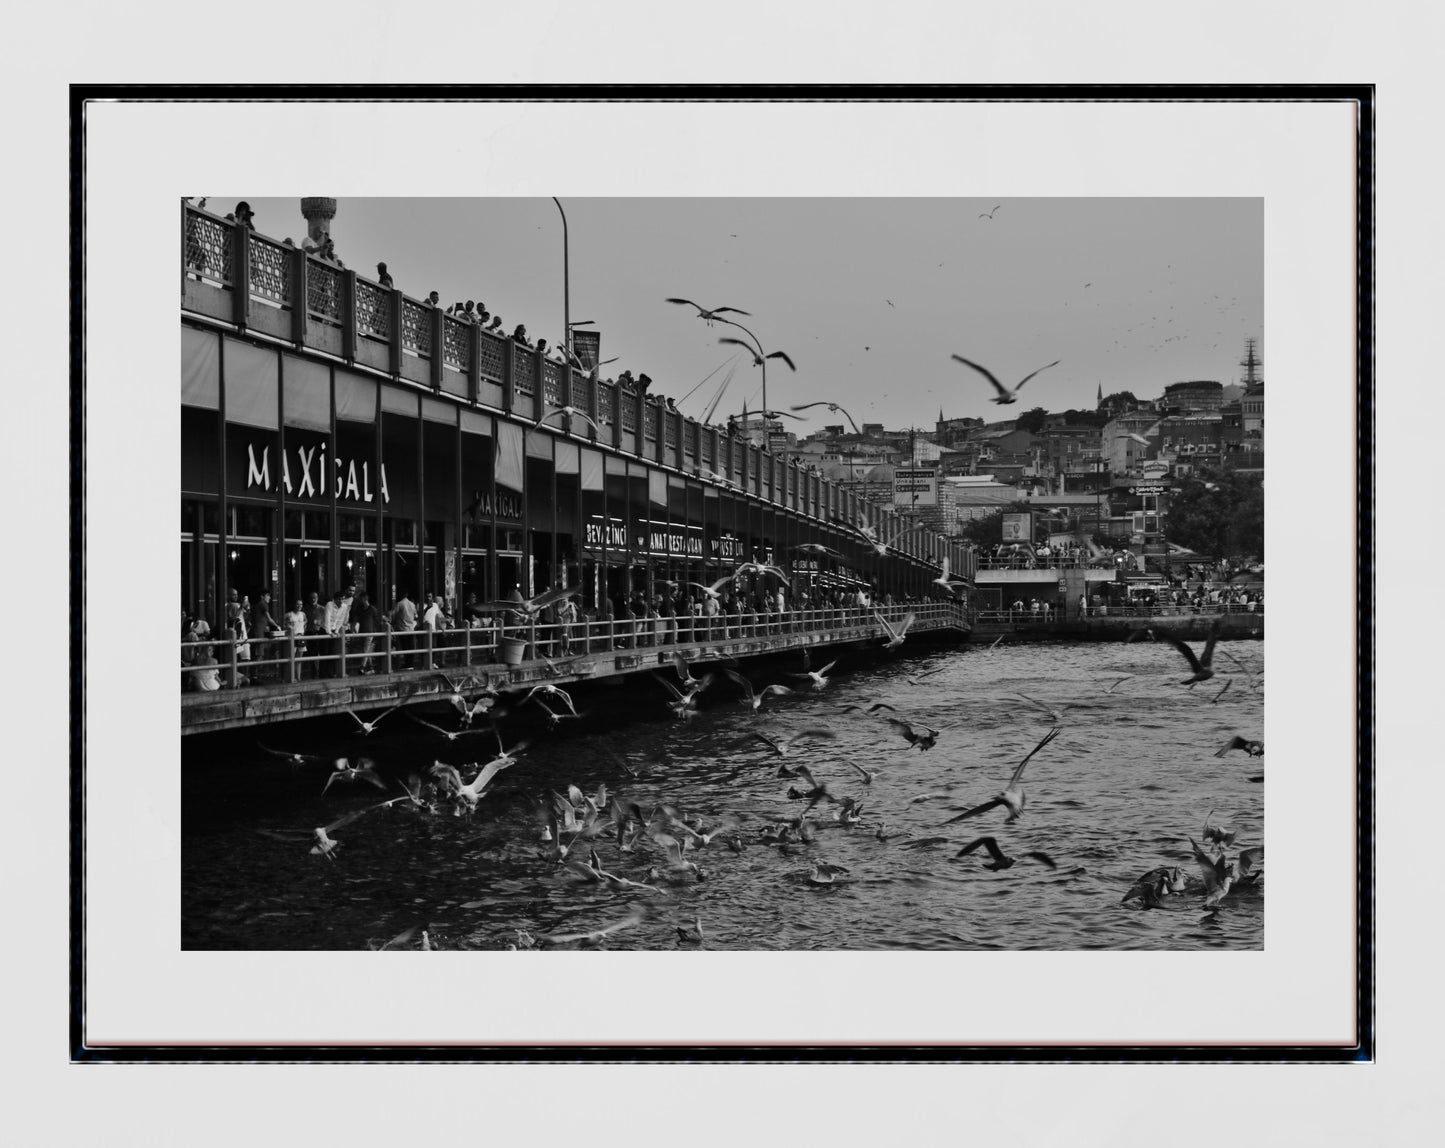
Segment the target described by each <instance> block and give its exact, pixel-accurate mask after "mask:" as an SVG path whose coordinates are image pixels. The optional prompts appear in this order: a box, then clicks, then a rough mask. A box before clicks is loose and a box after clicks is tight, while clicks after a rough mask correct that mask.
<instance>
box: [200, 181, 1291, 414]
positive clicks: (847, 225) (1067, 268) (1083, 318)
mask: <svg viewBox="0 0 1445 1148" xmlns="http://www.w3.org/2000/svg"><path fill="white" fill-rule="evenodd" d="M246 198H248V201H249V202H250V204H251V206H252V208H253V209H254V210H255V211H256V220H255V222H256V226H257V229H258V230H259V231H261V232H262V233H264V234H267V235H271V236H274V237H275V238H278V239H280V238H284V237H286V236H290V237H292V238H293V239H294V240H295V241H296V242H298V243H299V242H300V241H301V239H302V238H303V237H304V236H305V233H306V227H305V222H304V220H303V219H302V216H301V213H300V206H299V198H293V199H256V198H250V197H246ZM235 202H236V201H235V199H234V198H216V197H212V198H211V200H210V201H209V203H208V204H207V206H208V207H209V208H212V209H215V210H217V211H219V212H221V213H224V212H227V211H230V210H231V209H232V207H233V206H234V205H235ZM996 204H997V205H998V206H997V209H996V210H995V205H996ZM563 206H564V207H565V209H566V211H567V221H568V225H569V228H570V263H571V304H572V318H573V320H574V321H576V320H581V319H593V320H596V324H597V327H598V328H599V329H600V330H601V331H602V353H603V358H611V357H612V356H619V361H618V362H616V363H613V364H610V365H609V366H607V367H606V368H604V371H603V373H604V376H606V375H608V374H612V375H615V374H616V373H618V372H620V371H621V370H623V369H631V370H632V371H633V372H634V373H640V372H643V371H645V372H646V373H647V374H649V375H651V376H652V378H653V380H654V381H653V387H652V391H653V393H658V394H663V395H671V396H672V397H673V398H674V399H676V400H677V401H678V403H679V406H680V407H681V408H682V409H683V411H684V412H685V413H687V414H690V415H693V416H695V417H700V416H701V415H702V414H703V413H704V412H705V411H706V409H707V405H708V403H709V402H710V401H711V400H712V397H713V396H714V394H715V392H716V389H717V387H718V386H719V385H720V384H721V383H722V381H723V379H724V378H725V377H726V376H727V375H728V373H729V371H730V370H733V371H734V375H733V379H732V382H731V383H730V384H729V386H728V388H727V391H726V394H725V395H724V397H723V399H722V401H721V403H720V404H719V406H718V408H717V415H715V421H720V420H721V417H722V416H724V415H726V414H729V413H736V412H738V411H740V410H741V409H742V406H743V401H744V399H746V400H747V403H748V407H749V409H757V408H758V406H759V405H760V403H761V395H760V390H759V383H760V379H759V374H758V371H757V370H756V368H754V367H753V366H752V365H751V362H750V360H749V359H739V358H738V351H737V348H732V347H724V346H720V345H719V344H718V342H717V339H718V337H719V336H720V335H725V334H729V333H730V332H729V330H728V328H726V327H721V326H718V327H714V328H711V329H710V328H709V327H708V326H707V325H706V324H705V323H703V322H702V321H701V320H699V319H698V318H696V317H695V316H694V313H693V312H692V311H691V310H690V309H688V308H683V307H679V306H674V305H671V304H668V303H666V302H664V299H665V298H666V297H668V296H682V297H685V298H688V299H693V300H696V301H697V302H698V303H701V304H702V305H704V306H706V307H718V306H731V307H738V308H741V309H743V310H745V311H749V312H751V317H750V318H744V319H742V322H744V323H745V324H747V326H749V327H750V328H751V329H752V330H753V331H754V332H755V333H756V334H757V336H758V337H759V338H760V339H761V340H762V342H763V349H764V350H765V351H774V350H783V351H786V352H787V353H788V354H789V355H790V356H791V357H792V359H793V361H794V362H795V363H796V364H797V367H798V370H797V373H796V374H793V373H792V372H790V371H788V370H787V368H786V366H784V365H783V364H782V363H780V362H776V361H775V362H774V363H771V364H770V365H769V371H768V401H769V405H770V406H772V407H773V408H774V409H786V407H787V406H788V405H789V404H792V403H804V402H809V401H812V400H815V399H829V400H832V401H834V402H837V403H840V404H842V405H843V406H844V407H846V408H847V409H848V410H849V411H850V412H851V413H852V415H853V417H854V418H855V419H857V421H858V422H860V423H862V422H864V421H868V422H882V423H884V424H886V425H887V426H889V427H906V426H909V425H916V426H920V427H928V428H931V427H932V426H933V423H934V420H935V419H936V418H937V416H938V412H939V409H940V408H942V410H943V413H944V415H945V416H946V417H949V418H957V417H961V416H965V415H967V416H975V417H977V416H981V417H984V418H987V419H994V418H1000V417H1008V416H1011V415H1014V414H1017V413H1019V412H1022V411H1024V410H1027V409H1029V408H1030V407H1033V406H1044V407H1047V408H1049V409H1050V410H1063V409H1065V408H1068V407H1092V406H1093V405H1094V400H1095V395H1096V391H1097V388H1098V386H1099V385H1100V384H1102V385H1103V388H1104V393H1105V394H1109V393H1110V392H1111V391H1116V390H1125V389H1127V390H1132V391H1133V392H1134V393H1135V394H1137V395H1138V396H1139V397H1141V398H1151V397H1154V396H1157V395H1158V394H1159V393H1160V392H1161V391H1162V390H1163V388H1164V387H1165V386H1166V385H1167V384H1169V383H1172V382H1177V381H1179V380H1182V379H1217V380H1219V381H1220V382H1222V383H1225V384H1228V383H1229V382H1230V381H1231V380H1233V379H1234V378H1235V377H1237V376H1238V375H1239V373H1240V371H1239V367H1238V365H1237V364H1238V361H1239V359H1240V358H1241V356H1242V353H1243V348H1244V338H1245V336H1247V335H1253V336H1257V337H1259V338H1260V346H1261V350H1262V351H1263V350H1264V349H1265V344H1264V340H1263V335H1264V331H1263V325H1262V324H1263V292H1264V267H1263V210H1264V209H1263V201H1262V200H1261V199H1182V198H1181V199H1004V200H997V199H989V200H982V199H850V198H837V199H769V198H757V199H750V198H736V199H566V200H563ZM989 211H992V212H993V216H992V218H980V214H981V213H984V212H989ZM331 234H332V237H333V239H334V240H335V242H336V251H337V254H338V256H339V257H340V258H341V259H342V260H343V261H344V262H345V263H346V265H347V266H348V267H349V268H351V269H353V270H356V271H358V272H359V273H361V274H364V275H374V272H375V265H376V263H377V261H378V260H384V261H385V262H386V263H387V265H388V267H389V269H390V271H391V274H392V276H393V278H394V279H395V281H396V285H397V286H398V287H399V288H401V289H402V290H403V291H405V292H407V293H408V294H410V295H412V296H415V297H418V298H422V297H425V295H426V294H427V292H429V291H431V290H433V289H434V290H436V291H438V292H440V294H441V298H442V302H443V304H444V305H445V304H449V303H451V302H453V301H457V300H466V299H475V300H478V301H479V302H482V301H484V302H485V303H486V305H487V307H488V308H489V309H490V310H491V311H492V313H493V314H500V315H501V316H502V318H503V320H504V322H505V325H506V327H507V329H508V330H509V331H510V330H511V329H512V327H514V326H515V325H516V324H517V323H525V324H526V325H527V331H528V334H529V335H530V336H531V337H532V338H533V339H536V338H538V337H543V338H546V339H547V340H548V341H549V342H551V343H554V344H555V343H557V342H559V341H560V339H561V335H562V298H563V293H562V226H561V217H560V216H559V214H558V211H557V208H556V206H555V205H554V204H553V203H552V201H551V200H550V199H347V198H345V197H341V198H340V207H339V209H338V211H337V215H336V218H335V220H334V221H333V222H332V226H331ZM731 333H733V334H736V332H731ZM953 352H957V353H959V354H961V355H963V356H965V357H966V358H969V359H972V360H973V361H975V362H977V363H981V364H982V365H984V366H987V367H988V368H989V369H990V370H992V371H993V372H994V374H996V375H997V376H998V377H999V379H1000V380H1001V381H1002V382H1004V383H1005V384H1007V385H1010V386H1012V385H1013V384H1014V383H1016V382H1017V381H1018V380H1019V379H1021V378H1023V377H1024V376H1025V375H1027V374H1028V373H1029V372H1031V371H1033V370H1035V369H1036V368H1038V367H1041V366H1043V364H1045V363H1048V362H1051V361H1053V360H1055V359H1058V360H1060V362H1059V365H1058V366H1057V367H1053V368H1051V369H1050V370H1047V371H1045V372H1044V373H1043V374H1041V375H1039V376H1038V377H1037V378H1035V379H1033V380H1032V381H1030V382H1029V384H1028V385H1027V386H1026V387H1025V388H1024V390H1023V391H1022V392H1021V396H1020V402H1019V404H1018V405H1017V406H1013V407H999V406H995V405H994V404H992V403H990V402H988V401H987V400H988V398H989V396H990V395H991V394H992V388H990V387H989V385H988V383H987V381H986V380H985V379H983V378H982V377H981V376H979V375H977V374H976V373H975V372H973V371H971V370H969V369H968V368H967V367H964V366H961V365H960V364H958V363H955V362H953V361H952V359H951V358H950V354H951V353H953ZM719 368H721V369H719ZM713 372H716V373H713ZM710 374H711V376H712V377H711V378H710V379H708V381H707V382H703V380H704V378H706V377H707V376H709V375H710ZM699 384H702V385H701V386H699ZM694 388H696V390H694ZM688 392H692V394H691V395H690V396H689V397H687V398H684V396H685V395H688ZM805 414H808V415H812V416H815V417H811V418H809V420H808V421H807V422H806V423H798V424H796V425H794V424H792V423H789V429H790V430H796V431H797V432H798V433H799V434H800V435H803V434H806V433H807V432H808V431H809V430H811V429H813V428H816V427H819V426H822V425H823V424H824V423H825V422H837V421H839V417H838V416H836V415H832V414H829V413H828V412H827V411H826V410H825V409H823V408H819V409H818V410H815V411H812V412H805Z"/></svg>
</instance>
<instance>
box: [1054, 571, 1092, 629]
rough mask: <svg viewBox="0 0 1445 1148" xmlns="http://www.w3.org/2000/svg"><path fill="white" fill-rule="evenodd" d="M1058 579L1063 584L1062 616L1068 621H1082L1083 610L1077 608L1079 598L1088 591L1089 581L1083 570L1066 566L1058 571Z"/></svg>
mask: <svg viewBox="0 0 1445 1148" xmlns="http://www.w3.org/2000/svg"><path fill="white" fill-rule="evenodd" d="M1059 581H1061V582H1062V583H1063V584H1064V618H1065V619H1066V620H1067V621H1070V622H1078V621H1082V620H1083V617H1084V612H1083V611H1082V610H1081V609H1080V608H1079V599H1080V597H1082V596H1084V595H1086V594H1088V592H1089V581H1088V579H1087V578H1086V577H1085V576H1084V571H1083V570H1082V569H1080V568H1077V567H1067V568H1065V569H1063V570H1060V571H1059Z"/></svg>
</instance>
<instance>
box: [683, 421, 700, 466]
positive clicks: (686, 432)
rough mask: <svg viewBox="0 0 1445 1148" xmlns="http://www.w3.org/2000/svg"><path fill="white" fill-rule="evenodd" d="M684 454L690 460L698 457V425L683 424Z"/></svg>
mask: <svg viewBox="0 0 1445 1148" xmlns="http://www.w3.org/2000/svg"><path fill="white" fill-rule="evenodd" d="M682 453H683V454H685V455H686V456H687V457H688V458H696V457H697V423H694V422H686V423H683V424H682Z"/></svg>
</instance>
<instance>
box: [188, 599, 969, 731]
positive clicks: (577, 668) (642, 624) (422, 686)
mask: <svg viewBox="0 0 1445 1148" xmlns="http://www.w3.org/2000/svg"><path fill="white" fill-rule="evenodd" d="M909 613H912V614H913V615H914V621H913V623H912V624H911V625H910V627H909V629H908V633H909V634H938V635H941V636H949V637H956V638H957V639H958V640H960V641H961V640H963V639H964V638H966V637H967V635H968V633H969V630H970V622H969V618H968V614H967V611H966V610H965V609H964V608H963V607H962V606H960V605H958V604H956V603H951V602H926V603H917V604H914V605H907V606H882V607H878V608H877V609H876V610H873V609H869V610H859V609H856V608H851V609H843V610H833V609H830V610H809V611H794V612H791V613H789V614H785V615H759V616H756V617H755V618H754V617H753V616H751V615H745V616H743V617H742V618H739V617H737V616H729V617H718V618H712V619H708V618H679V619H637V620H627V621H612V622H591V623H577V624H573V625H570V626H561V625H556V624H553V625H545V624H542V623H537V624H535V625H516V626H511V625H509V626H506V627H505V628H504V629H503V630H500V631H499V630H495V629H488V630H442V631H436V632H433V631H416V632H412V633H406V634H401V633H392V632H385V633H379V634H374V635H365V634H349V635H347V637H346V649H345V652H344V654H342V653H339V652H338V640H337V639H335V638H323V639H321V640H317V639H315V638H308V639H277V640H276V641H272V642H268V643H265V646H266V647H268V648H267V649H265V650H263V651H260V653H262V654H264V656H256V657H253V658H252V659H251V660H249V661H241V660H239V659H238V658H237V657H236V653H237V645H236V643H225V642H216V643H206V642H198V643H191V644H189V646H188V645H187V644H185V643H183V649H182V652H183V655H184V654H185V653H186V652H187V651H188V649H189V650H190V651H192V652H194V651H197V650H199V649H200V648H201V647H202V646H206V645H210V646H211V647H212V649H213V650H214V651H215V652H216V655H217V661H218V664H217V665H216V666H214V667H208V668H207V670H204V671H200V670H197V669H195V668H183V669H182V670H181V681H182V688H183V692H182V694H181V733H182V734H191V733H206V732H214V731H219V730H229V729H240V728H244V727H247V726H256V725H266V724H271V723H276V722H287V721H295V720H298V719H302V718H311V717H323V716H327V715H336V714H343V713H345V712H347V711H348V710H352V711H363V712H364V711H366V710H375V709H383V708H389V707H391V706H395V705H411V704H414V703H422V702H437V701H447V700H448V699H449V698H450V697H451V695H452V691H451V689H450V688H449V687H448V685H447V680H448V679H449V680H450V681H451V682H453V683H455V684H456V685H457V686H459V687H460V686H462V683H463V681H464V680H466V679H470V680H471V683H472V685H471V686H470V687H468V689H469V690H471V689H475V690H482V689H489V688H490V689H502V688H505V687H507V686H526V685H529V684H533V683H536V682H543V681H545V682H551V683H553V684H557V685H564V684H566V683H569V682H579V681H590V680H600V679H604V678H610V677H616V676H620V675H629V674H637V673H644V672H648V671H654V670H660V671H661V672H663V673H664V674H666V675H668V676H670V677H675V676H676V671H675V670H674V659H675V658H676V657H677V656H679V655H680V656H682V657H683V658H684V659H686V660H687V661H688V662H696V663H699V664H706V663H708V662H715V661H722V660H726V659H733V660H736V661H739V662H743V661H745V660H746V659H749V658H756V657H759V656H764V655H767V654H772V653H779V652H783V651H788V650H795V649H797V650H801V649H807V648H810V647H819V648H820V649H826V648H828V647H836V646H842V645H847V644H857V643H870V644H875V645H877V646H878V647H879V649H880V650H881V648H882V642H881V638H882V636H883V630H882V626H881V625H880V624H879V622H878V620H877V619H878V617H880V616H881V617H883V618H884V619H886V620H887V621H888V623H889V624H890V625H891V626H893V627H895V628H896V627H898V626H899V625H901V624H902V622H903V619H904V618H905V617H906V615H908V614H909ZM669 622H671V623H673V625H672V626H671V627H669V626H668V625H667V623H669ZM509 643H514V645H511V647H510V649H508V648H506V645H507V644H509ZM251 645H252V647H253V648H254V647H257V646H260V645H261V643H258V642H253V643H251ZM820 657H821V658H822V659H823V660H827V657H828V655H824V654H820ZM509 658H516V659H517V660H516V661H510V660H508V659H509ZM202 672H215V673H217V674H218V675H219V678H220V682H221V688H220V689H217V690H211V691H199V690H195V689H194V683H195V680H196V677H197V674H198V673H202Z"/></svg>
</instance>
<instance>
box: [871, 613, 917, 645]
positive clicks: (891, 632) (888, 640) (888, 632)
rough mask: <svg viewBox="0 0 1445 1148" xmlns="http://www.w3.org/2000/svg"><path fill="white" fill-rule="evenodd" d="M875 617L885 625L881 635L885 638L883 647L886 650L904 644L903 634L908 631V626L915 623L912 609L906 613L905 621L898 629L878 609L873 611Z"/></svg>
mask: <svg viewBox="0 0 1445 1148" xmlns="http://www.w3.org/2000/svg"><path fill="white" fill-rule="evenodd" d="M873 617H874V618H876V619H877V620H878V624H879V625H880V626H882V627H883V633H882V634H881V635H879V636H880V637H882V638H883V639H884V641H883V648H884V649H885V650H895V649H897V648H898V647H899V646H901V645H903V636H904V635H905V634H907V633H908V627H909V626H911V625H913V619H914V613H913V611H912V610H909V611H908V613H906V614H904V615H903V621H902V622H901V623H900V624H899V626H898V629H896V630H895V629H894V628H893V627H892V626H890V625H889V624H888V619H887V618H885V617H884V616H883V615H882V614H880V613H878V611H876V610H875V611H873Z"/></svg>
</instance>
